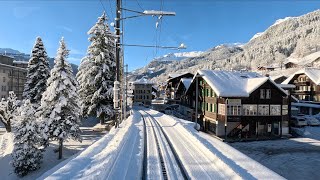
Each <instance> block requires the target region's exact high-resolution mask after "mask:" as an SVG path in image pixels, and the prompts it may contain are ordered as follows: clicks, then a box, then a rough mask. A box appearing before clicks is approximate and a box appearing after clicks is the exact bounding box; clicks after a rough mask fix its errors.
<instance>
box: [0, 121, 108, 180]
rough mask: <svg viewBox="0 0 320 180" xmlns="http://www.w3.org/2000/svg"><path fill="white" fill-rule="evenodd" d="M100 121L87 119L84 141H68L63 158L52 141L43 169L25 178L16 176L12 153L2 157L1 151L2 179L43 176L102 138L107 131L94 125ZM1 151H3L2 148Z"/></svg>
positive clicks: (32, 179)
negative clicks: (59, 158) (59, 157)
mask: <svg viewBox="0 0 320 180" xmlns="http://www.w3.org/2000/svg"><path fill="white" fill-rule="evenodd" d="M96 123H98V121H94V120H93V121H90V122H87V121H85V122H84V124H83V125H82V126H81V130H82V138H83V141H82V143H80V142H77V141H68V142H65V143H64V149H63V159H62V160H58V159H57V158H58V154H56V153H54V151H53V150H54V149H57V147H58V145H57V143H54V142H53V143H51V144H50V147H49V148H48V149H47V150H46V152H45V154H44V159H43V163H42V164H41V169H39V170H37V171H34V172H32V173H30V174H28V175H27V176H25V177H23V178H19V177H17V176H16V174H15V173H14V172H13V168H12V166H11V165H10V164H9V162H10V161H11V159H12V157H11V154H7V155H5V156H4V157H1V154H2V152H0V174H1V177H0V179H1V180H15V179H24V180H29V179H30V180H34V179H36V178H38V177H39V176H41V175H42V174H43V173H45V172H46V171H48V170H50V169H51V168H53V167H54V166H55V165H57V164H59V163H61V162H63V161H65V160H66V159H68V158H70V157H71V156H73V155H75V154H77V153H79V152H81V151H82V150H83V149H85V148H86V147H88V146H90V145H91V144H92V143H93V142H95V141H96V140H98V139H99V138H101V137H102V136H103V135H104V134H105V133H106V132H97V131H93V130H92V127H93V125H95V124H96ZM1 130H2V128H1V125H0V140H1V137H2V136H3V135H1V134H2V132H5V131H1ZM0 151H3V150H1V149H0Z"/></svg>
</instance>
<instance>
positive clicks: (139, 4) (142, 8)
mask: <svg viewBox="0 0 320 180" xmlns="http://www.w3.org/2000/svg"><path fill="white" fill-rule="evenodd" d="M136 2H137V4H138V6H139V7H140V9H141V10H142V11H143V10H144V9H143V8H142V6H141V5H140V3H139V1H138V0H136Z"/></svg>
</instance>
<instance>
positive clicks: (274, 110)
mask: <svg viewBox="0 0 320 180" xmlns="http://www.w3.org/2000/svg"><path fill="white" fill-rule="evenodd" d="M270 115H271V116H280V115H281V105H270Z"/></svg>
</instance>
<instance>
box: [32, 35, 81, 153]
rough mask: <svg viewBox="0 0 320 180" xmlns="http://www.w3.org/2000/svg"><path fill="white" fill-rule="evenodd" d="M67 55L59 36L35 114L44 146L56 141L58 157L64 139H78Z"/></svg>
mask: <svg viewBox="0 0 320 180" xmlns="http://www.w3.org/2000/svg"><path fill="white" fill-rule="evenodd" d="M68 54H69V50H67V48H66V45H65V42H64V39H63V38H62V39H61V41H60V47H59V49H58V52H57V56H56V58H55V61H54V63H55V64H54V67H53V69H52V70H51V76H50V78H49V79H48V82H47V85H48V88H47V90H46V91H45V92H44V93H43V96H42V99H41V106H40V108H39V112H38V114H37V115H38V116H40V121H41V127H40V129H41V131H42V132H43V138H44V140H45V145H46V146H47V145H48V141H49V139H52V140H57V141H59V159H61V158H62V146H63V141H64V140H66V139H68V138H72V139H74V140H79V141H81V136H80V128H79V124H80V119H79V115H80V107H79V104H78V102H79V97H78V94H77V85H78V84H77V81H76V80H75V78H74V77H73V74H72V69H71V66H70V64H69V63H68V62H67V60H66V58H67V56H68Z"/></svg>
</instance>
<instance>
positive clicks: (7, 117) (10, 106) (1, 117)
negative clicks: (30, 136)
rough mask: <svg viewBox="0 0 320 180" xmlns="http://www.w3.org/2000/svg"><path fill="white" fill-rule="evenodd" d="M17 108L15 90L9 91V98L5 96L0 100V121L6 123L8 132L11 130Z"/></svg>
mask: <svg viewBox="0 0 320 180" xmlns="http://www.w3.org/2000/svg"><path fill="white" fill-rule="evenodd" d="M16 108H17V96H16V95H15V94H14V92H13V91H9V96H8V98H7V100H5V99H4V98H3V99H2V100H1V102H0V121H1V122H2V123H3V124H4V126H5V128H6V131H7V132H11V122H12V119H13V116H14V112H15V110H16Z"/></svg>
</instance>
